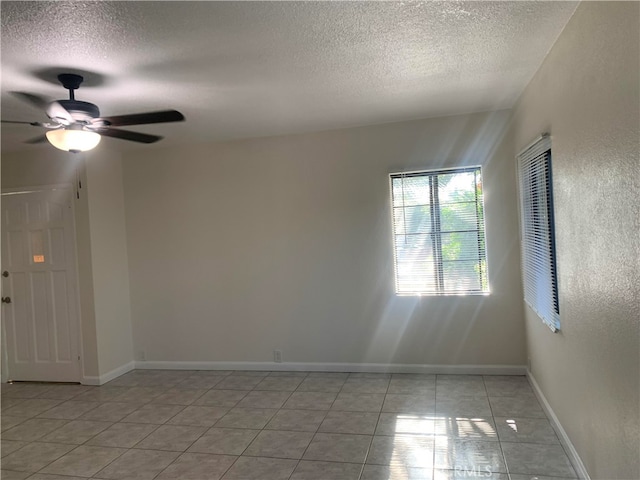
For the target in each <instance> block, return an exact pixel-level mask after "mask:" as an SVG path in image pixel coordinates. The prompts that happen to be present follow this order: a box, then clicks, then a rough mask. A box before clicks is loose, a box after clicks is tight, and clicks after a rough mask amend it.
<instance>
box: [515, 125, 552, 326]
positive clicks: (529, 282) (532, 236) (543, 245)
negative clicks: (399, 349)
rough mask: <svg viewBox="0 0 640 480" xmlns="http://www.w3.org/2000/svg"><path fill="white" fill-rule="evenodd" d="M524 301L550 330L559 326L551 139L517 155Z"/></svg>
mask: <svg viewBox="0 0 640 480" xmlns="http://www.w3.org/2000/svg"><path fill="white" fill-rule="evenodd" d="M518 176H519V183H520V217H521V227H520V228H521V235H522V275H523V284H524V300H525V302H526V303H527V304H528V305H529V306H530V307H531V308H532V309H533V310H534V311H535V312H536V313H537V314H538V316H540V318H541V319H542V321H543V322H545V323H546V324H547V325H548V326H549V328H551V330H553V331H556V330H558V329H559V328H560V306H559V303H558V279H557V273H556V253H555V238H554V221H553V192H552V181H551V139H550V137H549V136H548V135H543V136H541V137H540V139H538V140H537V141H535V142H534V143H533V144H532V145H531V146H530V147H528V148H526V149H525V150H523V151H522V152H521V153H520V154H519V155H518Z"/></svg>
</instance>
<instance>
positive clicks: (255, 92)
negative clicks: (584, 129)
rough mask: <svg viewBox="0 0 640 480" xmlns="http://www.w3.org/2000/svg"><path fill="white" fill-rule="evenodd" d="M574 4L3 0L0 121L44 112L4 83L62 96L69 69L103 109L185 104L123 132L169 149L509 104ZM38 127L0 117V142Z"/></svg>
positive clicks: (7, 143) (83, 93)
mask: <svg viewBox="0 0 640 480" xmlns="http://www.w3.org/2000/svg"><path fill="white" fill-rule="evenodd" d="M576 5H577V4H576V3H575V2H520V1H517V2H509V1H508V2H349V3H347V2H108V1H99V2H96V1H74V2H60V1H57V2H8V1H2V2H1V4H0V9H1V10H0V13H1V16H2V29H1V35H2V38H1V40H2V43H1V53H2V57H1V62H2V98H1V100H2V118H3V119H5V120H28V121H33V120H45V119H46V118H45V117H44V115H43V114H42V113H40V112H38V111H37V110H35V109H34V108H32V107H30V106H29V105H23V104H21V102H19V101H18V100H16V99H15V98H13V97H11V96H10V95H8V92H9V91H26V92H33V93H38V94H43V95H46V96H49V97H52V98H56V99H60V98H66V91H65V90H63V89H62V87H61V86H60V85H59V84H56V83H55V81H54V80H53V79H55V74H57V73H61V72H65V71H71V72H75V71H78V70H81V71H84V72H88V73H87V75H86V77H87V82H86V83H87V84H86V85H83V87H81V88H80V90H79V91H78V92H77V93H76V97H77V98H78V99H80V100H86V101H90V102H93V103H96V104H98V106H99V107H100V109H101V111H102V113H103V114H104V115H113V114H123V113H135V112H140V111H147V110H159V109H165V108H175V109H177V110H180V111H181V112H183V113H184V114H185V116H186V118H187V121H186V122H185V123H184V124H166V125H155V126H145V127H139V128H133V127H132V128H130V129H132V130H133V129H136V130H139V131H143V132H150V133H157V134H160V135H165V137H166V138H165V139H164V140H163V141H162V143H163V144H174V145H175V144H183V143H185V142H188V141H216V140H226V139H233V138H246V137H255V136H264V135H275V134H284V133H297V132H308V131H317V130H326V129H332V128H341V127H348V126H355V125H367V124H374V123H384V122H394V121H401V120H408V119H414V118H423V117H433V116H441V115H453V114H459V113H468V112H477V111H485V110H493V109H502V108H509V107H511V106H512V105H513V103H514V102H515V100H516V99H517V97H518V96H519V94H520V93H521V92H522V90H523V89H524V87H525V86H526V84H527V83H528V81H529V79H530V78H531V77H532V76H533V74H534V73H535V71H536V70H537V69H538V67H539V66H540V64H541V63H542V60H543V59H544V57H545V55H546V53H547V52H548V51H549V49H550V47H551V46H552V44H553V42H554V41H555V39H556V38H557V37H558V35H559V34H560V32H561V30H562V28H563V27H564V25H565V24H566V23H567V21H568V19H569V17H570V16H571V15H572V13H573V11H574V10H575V7H576ZM40 133H41V132H40V131H39V130H38V129H36V128H34V127H30V126H28V125H26V126H23V125H17V126H16V125H11V126H7V125H6V124H4V125H3V128H2V149H3V150H4V151H7V150H15V149H17V148H42V146H40V147H34V146H24V145H23V144H22V143H21V142H23V141H24V140H26V139H28V138H31V137H34V136H36V135H38V134H40ZM105 142H110V145H111V146H113V147H116V146H117V147H123V148H129V147H131V146H133V144H131V143H129V142H123V141H118V140H113V139H105ZM49 148H50V147H49ZM139 148H149V147H148V146H147V147H145V146H142V147H139Z"/></svg>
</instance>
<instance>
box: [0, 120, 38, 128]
mask: <svg viewBox="0 0 640 480" xmlns="http://www.w3.org/2000/svg"><path fill="white" fill-rule="evenodd" d="M0 122H2V123H21V124H23V125H32V126H34V127H44V124H42V123H40V122H21V121H18V120H0Z"/></svg>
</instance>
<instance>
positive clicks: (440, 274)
mask: <svg viewBox="0 0 640 480" xmlns="http://www.w3.org/2000/svg"><path fill="white" fill-rule="evenodd" d="M467 172H478V173H479V178H480V181H481V183H482V178H483V168H482V165H465V166H460V167H447V168H436V169H424V170H410V171H401V172H391V173H389V174H388V177H389V191H390V197H389V199H390V212H391V244H392V249H393V267H394V287H395V294H396V296H411V297H414V296H432V297H442V296H444V297H447V296H472V295H482V296H486V295H489V294H490V293H491V287H490V283H489V273H488V270H489V268H488V263H489V262H488V255H487V230H486V213H485V212H486V209H485V202H484V188H483V189H482V198H481V199H480V200H479V201H478V198H477V197H478V195H477V191H476V201H475V204H476V215H475V219H476V229H474V230H471V231H474V232H476V235H478V258H479V260H478V262H479V264H480V269H481V270H480V272H479V273H478V275H479V281H480V285H481V288H482V286H484V289H480V290H466V291H464V290H458V291H455V290H448V291H447V290H444V288H445V287H444V285H445V281H446V276H445V275H446V274H445V273H444V271H443V266H444V262H443V254H442V234H443V232H442V226H441V220H440V217H441V214H440V205H441V204H440V199H439V189H438V177H439V176H440V175H451V174H455V173H467ZM403 177H429V195H430V201H429V208H430V217H431V218H430V221H431V224H432V228H433V227H435V228H433V230H432V232H437V234H433V233H431V235H432V242H433V251H434V255H433V260H432V261H433V263H434V273H436V272H437V274H436V282H435V287H436V289H437V290H433V291H420V292H418V291H402V290H401V289H400V285H399V280H400V278H399V272H398V259H397V248H398V247H397V244H396V237H397V235H398V234H397V233H396V221H395V217H394V211H395V208H396V207H395V206H394V193H393V181H394V179H397V178H403ZM434 179H435V188H434ZM478 203H480V205H481V209H482V215H478V212H477V205H478ZM402 208H406V206H404V205H403V206H402ZM480 220H481V221H482V225H480ZM444 233H445V234H446V233H458V232H454V231H451V232H447V231H445V232H444ZM480 235H482V237H483V238H480ZM483 261H484V273H482V262H483Z"/></svg>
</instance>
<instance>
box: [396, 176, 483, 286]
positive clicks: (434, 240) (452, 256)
mask: <svg viewBox="0 0 640 480" xmlns="http://www.w3.org/2000/svg"><path fill="white" fill-rule="evenodd" d="M390 179H391V197H392V209H393V235H394V261H395V276H396V278H395V280H396V292H397V293H398V294H405V295H412V294H413V295H417V294H432V295H439V294H445V295H446V294H466V293H483V292H488V290H489V289H488V281H487V261H486V249H485V232H484V205H483V194H482V177H481V171H480V167H470V168H460V169H453V170H438V171H422V172H409V173H395V174H391V175H390Z"/></svg>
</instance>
